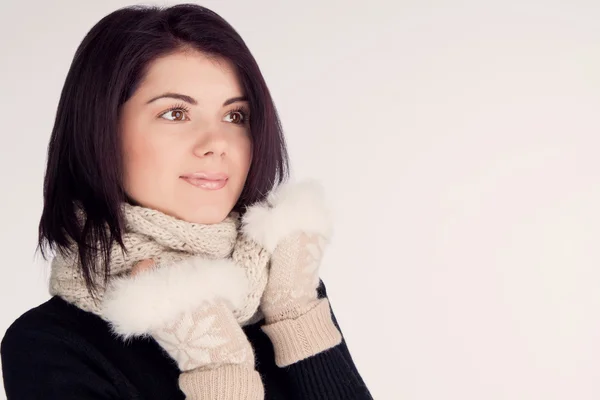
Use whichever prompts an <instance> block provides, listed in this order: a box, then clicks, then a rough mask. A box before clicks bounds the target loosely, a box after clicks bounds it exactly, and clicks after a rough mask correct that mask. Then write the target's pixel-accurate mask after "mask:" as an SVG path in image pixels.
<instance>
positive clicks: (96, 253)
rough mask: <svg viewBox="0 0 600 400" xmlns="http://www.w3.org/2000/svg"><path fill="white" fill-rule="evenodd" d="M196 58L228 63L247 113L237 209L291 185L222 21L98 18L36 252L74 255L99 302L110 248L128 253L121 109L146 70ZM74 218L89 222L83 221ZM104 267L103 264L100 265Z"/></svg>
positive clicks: (63, 100)
mask: <svg viewBox="0 0 600 400" xmlns="http://www.w3.org/2000/svg"><path fill="white" fill-rule="evenodd" d="M190 49H192V50H199V51H200V52H202V53H204V54H206V55H208V56H214V57H215V58H224V59H228V60H229V61H231V62H232V64H233V65H234V68H235V69H236V72H237V75H238V79H240V84H241V86H242V87H243V89H244V91H245V95H246V96H247V98H248V101H249V106H250V115H252V117H251V118H250V132H251V138H252V144H253V146H252V147H253V157H252V163H251V165H250V170H249V172H248V177H247V180H246V183H245V186H244V188H243V190H242V193H241V195H240V198H239V200H238V202H237V204H236V205H235V207H234V210H235V211H238V212H243V210H244V209H245V207H246V206H248V205H250V204H252V203H254V202H256V201H261V200H263V199H264V198H265V196H266V194H267V193H268V192H269V191H270V190H271V189H273V188H274V187H275V186H276V185H277V184H279V183H281V182H283V181H285V180H286V179H287V177H288V171H289V161H288V154H287V150H286V145H285V140H284V137H283V132H282V128H281V123H280V120H279V116H278V113H277V110H276V108H275V105H274V103H273V100H272V98H271V95H270V92H269V90H268V88H267V85H266V83H265V80H264V78H263V76H262V74H261V71H260V69H259V67H258V64H257V63H256V60H255V59H254V57H253V56H252V54H251V53H250V50H249V49H248V47H247V46H246V44H245V43H244V41H243V40H242V38H241V37H240V35H239V34H238V33H237V32H236V31H235V29H234V28H233V27H232V26H231V25H230V24H229V23H227V22H226V21H225V20H224V19H223V18H222V17H220V16H219V15H218V14H216V13H215V12H213V11H211V10H209V9H207V8H204V7H202V6H199V5H193V4H180V5H176V6H172V7H168V8H164V7H157V6H130V7H125V8H121V9H118V10H116V11H114V12H112V13H111V14H109V15H107V16H105V17H104V18H102V19H101V20H100V21H99V22H98V23H97V24H96V25H95V26H94V27H93V28H92V29H91V30H90V31H89V32H88V34H87V35H86V36H85V38H84V39H83V41H82V42H81V44H80V45H79V47H78V48H77V51H76V52H75V55H74V58H73V61H72V64H71V66H70V69H69V72H68V74H67V77H66V80H65V84H64V87H63V89H62V93H61V96H60V101H59V104H58V109H57V112H56V119H55V121H54V127H53V129H52V136H51V138H50V142H49V145H48V159H47V168H46V175H45V178H44V207H43V211H42V216H41V219H40V223H39V232H38V248H39V249H40V250H41V253H42V256H43V257H44V258H45V259H47V253H46V250H48V249H50V250H54V251H59V252H62V253H63V254H69V253H70V252H71V251H73V250H75V249H76V250H75V251H77V252H78V260H79V268H80V269H81V273H82V275H83V277H84V279H85V283H86V287H87V289H88V291H89V292H90V293H91V294H92V296H94V297H95V295H96V294H97V289H98V285H99V283H100V282H99V277H103V282H104V284H106V281H107V279H108V276H109V273H110V264H109V263H110V248H111V246H112V245H113V244H115V242H116V243H118V244H119V245H120V246H121V247H122V248H123V249H124V244H123V240H122V233H123V228H124V223H123V216H122V214H121V208H120V204H121V203H122V202H124V201H130V200H129V199H128V197H127V195H126V193H125V191H124V188H123V184H122V155H121V141H120V137H119V132H118V119H119V114H120V109H121V106H122V105H123V103H125V102H126V101H127V100H128V99H129V98H130V97H131V95H132V94H133V93H134V92H135V90H136V88H137V86H138V85H139V83H140V81H141V80H142V79H143V77H144V74H145V73H146V72H147V69H148V67H149V64H150V63H151V62H152V61H153V60H155V59H156V58H158V57H161V56H165V55H168V54H172V53H177V52H179V51H186V50H190ZM78 210H81V211H82V212H83V215H84V216H85V218H84V219H83V220H81V218H80V217H78ZM99 257H101V259H102V260H103V262H98V259H99Z"/></svg>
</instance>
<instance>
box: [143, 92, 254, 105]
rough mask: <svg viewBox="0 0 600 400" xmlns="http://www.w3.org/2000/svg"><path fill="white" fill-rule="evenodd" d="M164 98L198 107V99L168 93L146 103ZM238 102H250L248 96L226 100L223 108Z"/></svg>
mask: <svg viewBox="0 0 600 400" xmlns="http://www.w3.org/2000/svg"><path fill="white" fill-rule="evenodd" d="M163 98H168V99H177V100H181V101H185V102H186V103H189V104H192V105H194V106H195V105H198V101H197V100H196V99H194V98H193V97H191V96H188V95H186V94H181V93H173V92H167V93H163V94H161V95H159V96H156V97H153V98H151V99H150V100H148V101H147V102H146V104H150V103H152V102H153V101H156V100H158V99H163ZM238 101H248V98H247V97H246V96H238V97H232V98H230V99H229V100H226V101H225V103H223V107H225V106H228V105H229V104H232V103H236V102H238Z"/></svg>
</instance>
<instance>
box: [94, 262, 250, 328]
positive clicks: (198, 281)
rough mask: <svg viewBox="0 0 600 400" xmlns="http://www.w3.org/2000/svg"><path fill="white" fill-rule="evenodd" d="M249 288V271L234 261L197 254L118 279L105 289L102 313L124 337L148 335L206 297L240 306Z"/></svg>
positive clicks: (207, 300) (236, 306)
mask: <svg viewBox="0 0 600 400" xmlns="http://www.w3.org/2000/svg"><path fill="white" fill-rule="evenodd" d="M248 290H249V285H248V280H247V277H246V272H245V271H244V270H243V269H242V268H240V267H238V266H236V265H235V264H234V263H233V261H231V260H207V259H204V258H200V257H193V258H190V259H188V260H184V261H181V262H178V263H176V264H174V265H166V266H162V267H159V268H156V269H151V270H148V271H144V272H142V273H140V274H138V275H136V276H128V277H123V278H118V279H115V280H114V281H113V282H112V283H111V285H110V286H109V288H108V289H107V291H106V293H105V295H104V300H103V303H102V316H103V317H104V318H105V319H106V320H108V321H109V322H110V323H111V326H112V329H113V331H114V332H115V333H117V334H119V335H122V336H124V337H125V338H127V337H130V336H139V335H145V334H150V333H151V332H153V331H156V330H157V329H161V328H163V327H164V326H165V325H166V324H168V323H169V322H172V321H173V320H175V319H177V318H178V317H179V316H180V315H181V314H182V313H185V312H192V311H194V310H196V309H197V308H198V307H200V306H201V305H202V304H203V303H210V302H212V301H214V300H217V299H220V300H225V301H227V302H229V303H230V306H231V307H232V308H239V307H241V306H242V305H243V302H244V301H245V298H246V296H247V294H248Z"/></svg>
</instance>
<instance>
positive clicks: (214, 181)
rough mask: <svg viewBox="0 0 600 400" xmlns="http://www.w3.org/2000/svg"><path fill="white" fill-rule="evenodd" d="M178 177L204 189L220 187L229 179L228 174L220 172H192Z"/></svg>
mask: <svg viewBox="0 0 600 400" xmlns="http://www.w3.org/2000/svg"><path fill="white" fill-rule="evenodd" d="M180 178H181V179H183V180H184V181H186V182H187V183H189V184H190V185H192V186H195V187H197V188H200V189H206V190H219V189H222V188H223V187H225V185H226V184H227V181H228V180H229V176H228V175H227V174H224V173H221V172H194V173H192V174H186V175H182V176H180Z"/></svg>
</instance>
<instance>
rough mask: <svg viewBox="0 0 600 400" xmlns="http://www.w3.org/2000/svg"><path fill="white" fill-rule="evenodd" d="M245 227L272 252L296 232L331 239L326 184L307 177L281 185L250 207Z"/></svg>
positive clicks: (246, 214)
mask: <svg viewBox="0 0 600 400" xmlns="http://www.w3.org/2000/svg"><path fill="white" fill-rule="evenodd" d="M241 230H242V232H243V233H244V234H246V235H247V236H248V237H249V238H251V239H252V240H254V241H255V242H257V243H258V244H260V245H261V246H262V247H263V248H265V249H266V250H267V251H269V252H271V253H272V252H273V251H274V250H275V248H276V247H277V244H278V243H279V242H281V241H282V240H283V239H284V238H286V237H288V236H289V235H292V234H294V233H299V232H305V233H313V234H320V235H322V236H324V237H325V238H327V239H329V238H330V237H331V235H332V233H333V223H332V217H331V213H330V212H329V209H328V207H327V205H326V201H325V195H324V190H323V188H322V186H321V185H320V184H319V183H318V182H316V181H314V180H307V181H302V182H300V183H284V184H281V185H280V186H278V187H277V188H276V189H275V190H273V191H272V192H271V193H270V194H269V196H268V197H267V200H266V201H263V202H260V203H257V204H254V205H252V206H249V207H248V208H247V211H246V213H245V214H244V216H243V218H242V227H241Z"/></svg>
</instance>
